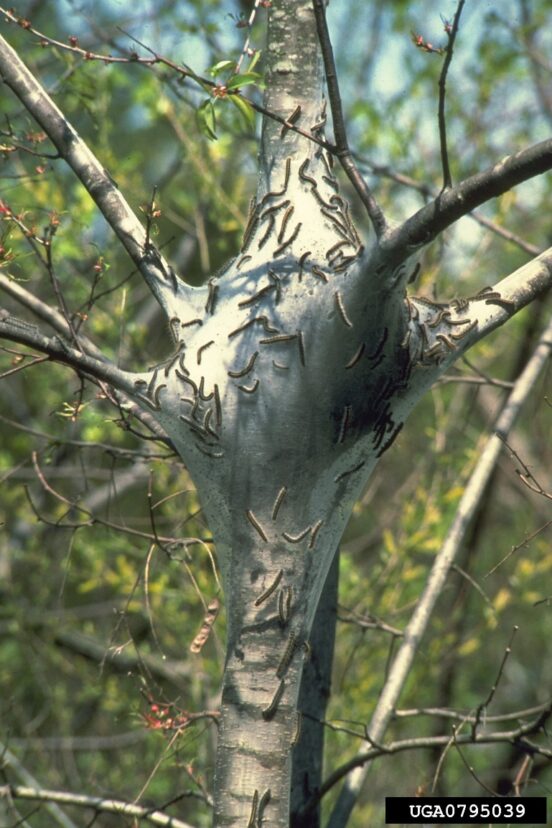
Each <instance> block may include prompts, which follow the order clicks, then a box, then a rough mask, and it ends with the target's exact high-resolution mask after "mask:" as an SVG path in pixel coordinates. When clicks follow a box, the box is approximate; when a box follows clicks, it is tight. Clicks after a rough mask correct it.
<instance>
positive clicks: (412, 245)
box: [380, 138, 552, 257]
mask: <svg viewBox="0 0 552 828" xmlns="http://www.w3.org/2000/svg"><path fill="white" fill-rule="evenodd" d="M550 169H552V139H550V138H549V139H547V140H546V141H541V142H540V143H538V144H534V145H533V146H531V147H527V148H526V149H524V150H520V151H519V152H516V153H515V154H514V155H507V156H506V157H505V158H503V159H501V160H500V161H499V162H498V163H497V164H494V165H493V166H492V167H489V168H488V169H487V170H484V171H483V172H480V173H476V174H475V175H472V176H470V178H466V179H465V180H464V181H462V182H461V183H460V184H457V185H456V186H455V187H451V188H450V189H448V190H446V191H444V192H443V193H441V194H440V195H439V196H437V198H436V199H434V200H433V201H431V202H430V203H429V204H427V205H426V206H425V207H422V208H421V210H418V212H416V213H415V214H414V215H413V216H411V217H410V218H409V219H407V220H406V221H405V222H403V224H401V225H400V227H398V228H396V229H394V230H390V231H388V233H387V234H386V235H385V237H384V238H382V239H381V241H380V246H381V249H382V252H383V253H384V254H387V255H389V256H390V257H392V256H393V254H396V253H398V252H399V251H404V250H405V249H406V250H409V251H410V253H413V252H414V251H415V250H416V249H418V248H421V247H424V246H425V245H426V244H428V243H429V242H431V241H433V239H434V238H436V236H438V235H439V233H442V232H443V230H446V229H447V227H450V226H451V224H454V222H456V221H457V220H458V219H459V218H462V216H466V215H468V213H470V212H471V211H472V210H474V209H475V208H476V207H479V206H480V205H481V204H484V203H485V202H486V201H489V200H490V199H492V198H497V197H498V196H500V195H503V193H505V192H507V191H508V190H510V189H511V188H512V187H515V186H516V185H517V184H521V183H522V182H524V181H528V180H529V179H530V178H534V177H535V176H537V175H541V174H542V173H545V172H548V171H549V170H550ZM403 255H404V254H403Z"/></svg>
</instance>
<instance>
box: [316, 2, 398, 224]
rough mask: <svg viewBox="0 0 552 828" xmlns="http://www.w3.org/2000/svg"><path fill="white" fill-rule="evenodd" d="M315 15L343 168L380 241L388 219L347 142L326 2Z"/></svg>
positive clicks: (320, 4) (319, 5) (336, 140)
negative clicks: (325, 7) (327, 20)
mask: <svg viewBox="0 0 552 828" xmlns="http://www.w3.org/2000/svg"><path fill="white" fill-rule="evenodd" d="M313 7H314V15H315V18H316V28H317V31H318V39H319V42H320V48H321V50H322V58H323V60H324V68H325V71H326V81H327V84H328V97H329V99H330V107H331V110H332V119H333V127H334V135H335V143H336V148H337V152H336V155H337V157H338V158H339V161H340V163H341V166H342V167H343V169H344V170H345V172H346V174H347V176H348V178H349V180H350V181H351V183H352V185H353V187H354V188H355V190H356V191H357V193H358V195H359V196H360V199H361V201H362V203H363V204H364V206H365V207H366V210H367V212H368V215H369V217H370V220H371V222H372V225H373V227H374V230H375V233H376V236H377V237H378V238H380V237H381V236H382V235H383V234H384V233H385V231H386V230H387V220H386V218H385V216H384V214H383V212H382V210H381V208H380V206H379V204H378V203H377V201H376V199H375V198H374V195H373V194H372V191H371V190H370V188H369V187H368V184H367V183H366V181H365V180H364V178H363V177H362V175H361V174H360V171H359V169H358V167H357V165H356V162H355V160H354V158H353V156H352V154H351V151H350V149H349V143H348V140H347V131H346V129H345V121H344V118H343V109H342V106H341V95H340V92H339V83H338V80H337V72H336V68H335V61H334V56H333V50H332V44H331V41H330V34H329V32H328V24H327V22H326V11H325V9H324V0H313Z"/></svg>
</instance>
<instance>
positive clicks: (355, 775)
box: [328, 320, 552, 828]
mask: <svg viewBox="0 0 552 828" xmlns="http://www.w3.org/2000/svg"><path fill="white" fill-rule="evenodd" d="M551 348H552V320H551V321H550V322H549V324H548V326H547V328H546V330H545V331H544V333H543V335H542V336H541V338H540V341H539V344H538V345H537V347H536V349H535V351H534V352H533V355H532V357H531V358H530V360H529V361H528V363H527V365H526V366H525V368H524V370H523V371H522V373H521V374H520V376H519V377H518V379H517V381H516V383H515V386H514V388H513V390H512V392H511V394H510V395H509V397H508V399H507V401H506V404H505V405H504V407H503V409H502V411H501V413H500V415H499V416H498V419H497V421H496V424H495V428H494V432H495V433H494V434H493V435H492V436H491V437H489V439H488V441H487V444H486V446H485V448H484V449H483V451H482V452H481V454H480V458H479V461H478V463H477V465H476V467H475V469H474V470H473V472H472V474H471V477H470V479H469V480H468V482H467V484H466V487H465V489H464V494H463V495H462V498H461V500H460V503H459V505H458V509H457V511H456V516H455V518H454V520H453V522H452V525H451V527H450V529H449V531H448V533H447V536H446V538H445V540H444V543H443V546H442V547H441V550H440V551H439V553H438V554H437V557H436V558H435V562H434V564H433V567H432V569H431V572H430V574H429V577H428V579H427V583H426V586H425V589H424V591H423V593H422V595H421V597H420V600H419V602H418V604H417V606H416V609H415V610H414V613H413V614H412V617H411V618H410V621H409V622H408V624H407V627H406V629H405V631H404V636H403V638H402V641H401V644H400V646H399V649H398V652H397V654H396V656H395V658H394V660H393V664H392V665H391V669H390V671H389V674H388V678H387V681H386V683H385V685H384V687H383V689H382V692H381V694H380V697H379V700H378V703H377V705H376V709H375V711H374V714H373V716H372V720H371V722H370V724H369V726H368V727H367V732H368V733H369V735H370V740H371V741H372V740H376V741H379V740H381V738H382V736H383V734H384V733H385V730H386V729H387V726H388V724H389V722H390V721H391V719H392V717H393V714H394V710H395V706H396V704H397V701H398V698H399V696H400V693H401V691H402V689H403V687H404V683H405V681H406V678H407V676H408V674H409V672H410V668H411V667H412V664H413V661H414V657H415V655H416V652H417V650H418V647H419V645H420V642H421V639H422V636H423V634H424V633H425V631H426V629H427V625H428V623H429V619H430V617H431V614H432V612H433V610H434V608H435V604H436V602H437V599H438V597H439V595H440V594H441V592H442V590H443V587H444V584H445V582H446V579H447V576H448V573H449V571H450V568H451V566H452V564H453V563H454V560H455V558H456V556H457V554H458V551H459V550H460V548H461V545H462V543H463V541H464V538H465V536H466V533H467V531H468V528H469V527H470V525H471V522H472V520H473V517H474V515H475V514H476V511H477V508H478V505H479V503H480V501H481V497H482V495H483V492H484V491H485V489H486V487H487V484H488V482H489V480H490V477H491V474H492V473H493V470H494V468H495V466H496V464H497V462H498V459H499V456H500V452H501V450H502V447H503V443H502V440H501V439H500V438H501V437H503V438H504V437H506V436H507V435H508V434H509V432H510V431H511V429H512V427H513V425H514V423H515V420H516V418H517V416H518V414H519V412H520V410H521V407H522V405H523V404H524V402H525V401H526V400H527V398H528V396H529V394H530V392H531V390H532V389H533V387H534V385H535V382H536V381H537V379H538V377H539V375H540V373H541V371H542V369H543V368H544V365H545V364H546V361H547V360H548V358H549V356H550V352H551ZM499 435H500V436H499ZM354 761H355V760H351V762H352V764H351V768H352V767H355V768H356V769H355V770H353V771H352V772H351V774H350V776H349V778H348V780H347V782H346V784H345V785H344V787H343V789H342V790H341V793H340V795H339V798H338V801H337V803H336V805H335V808H334V810H333V812H332V815H331V817H330V820H329V824H328V828H337V826H339V825H344V824H345V823H346V822H347V819H348V815H349V814H350V813H351V810H352V808H353V807H354V805H355V802H356V800H357V798H358V796H359V794H360V791H361V789H362V786H363V784H364V780H365V778H366V774H367V770H368V765H367V764H366V760H363V761H362V763H361V764H362V765H363V767H359V766H358V765H356V766H355V765H354V764H353V763H354Z"/></svg>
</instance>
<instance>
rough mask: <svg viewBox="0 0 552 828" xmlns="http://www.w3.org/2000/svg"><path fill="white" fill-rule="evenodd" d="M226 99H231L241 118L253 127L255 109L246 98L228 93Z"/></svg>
mask: <svg viewBox="0 0 552 828" xmlns="http://www.w3.org/2000/svg"><path fill="white" fill-rule="evenodd" d="M228 100H229V101H231V102H232V103H233V104H234V106H235V107H236V109H237V110H238V112H239V113H240V115H241V116H242V118H243V119H244V121H245V123H246V124H247V126H248V127H251V129H254V128H255V110H254V109H253V107H252V106H251V104H250V103H249V101H248V100H246V98H242V97H241V96H240V95H229V96H228Z"/></svg>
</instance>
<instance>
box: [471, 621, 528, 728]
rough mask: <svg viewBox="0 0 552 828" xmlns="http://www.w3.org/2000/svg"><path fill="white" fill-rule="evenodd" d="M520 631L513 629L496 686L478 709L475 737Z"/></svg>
mask: <svg viewBox="0 0 552 828" xmlns="http://www.w3.org/2000/svg"><path fill="white" fill-rule="evenodd" d="M518 629H519V627H517V626H516V627H514V628H513V630H512V635H511V637H510V643H509V644H508V646H507V647H506V649H505V650H504V655H503V656H502V661H501V662H500V667H499V668H498V673H497V676H496V678H495V680H494V684H493V686H492V687H491V689H490V690H489V695H488V696H487V698H486V699H485V701H484V702H482V703H481V704H480V705H479V706H478V708H477V710H476V712H475V721H474V722H473V725H472V735H473V736H475V734H476V732H477V728H478V727H479V725H480V723H481V716H482V713H483V711H484V710H486V709H487V707H488V706H489V705H490V703H491V702H492V700H493V698H494V694H495V693H496V690H497V687H498V685H499V684H500V680H501V678H502V676H503V674H504V668H505V666H506V662H507V661H508V659H509V657H510V653H511V652H512V644H513V643H514V638H515V636H516V633H517V631H518Z"/></svg>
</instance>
